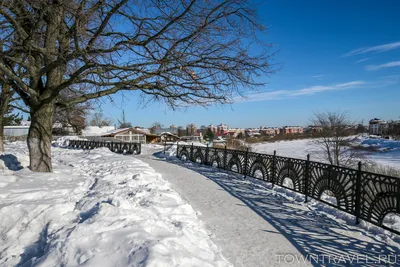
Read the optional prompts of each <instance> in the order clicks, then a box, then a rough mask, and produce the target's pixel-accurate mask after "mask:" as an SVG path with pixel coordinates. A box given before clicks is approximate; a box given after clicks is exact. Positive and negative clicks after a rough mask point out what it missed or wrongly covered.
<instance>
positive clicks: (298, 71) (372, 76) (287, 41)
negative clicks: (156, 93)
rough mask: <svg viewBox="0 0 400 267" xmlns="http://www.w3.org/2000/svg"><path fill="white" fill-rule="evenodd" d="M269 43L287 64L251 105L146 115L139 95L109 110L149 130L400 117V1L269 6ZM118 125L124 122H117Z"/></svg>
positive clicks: (118, 100) (282, 1)
mask: <svg viewBox="0 0 400 267" xmlns="http://www.w3.org/2000/svg"><path fill="white" fill-rule="evenodd" d="M258 12H259V14H260V16H261V18H262V19H263V21H264V23H265V24H266V25H267V26H268V31H267V33H268V34H267V35H265V36H261V38H262V39H263V40H265V41H266V42H268V43H272V44H274V45H275V47H276V48H277V49H279V53H277V54H276V56H275V57H274V59H273V61H272V63H279V64H282V67H281V69H280V71H278V72H277V73H276V74H274V75H272V76H270V77H261V78H260V80H261V81H263V82H267V84H266V85H265V86H263V87H262V88H259V89H258V91H257V92H254V91H253V92H247V95H248V97H247V98H246V99H241V98H237V99H235V100H236V103H234V104H232V105H225V106H220V105H219V106H213V107H209V108H208V109H204V108H201V107H192V108H188V109H186V110H179V111H172V110H170V109H168V108H167V107H166V106H165V105H163V104H160V103H154V104H151V105H149V106H147V107H145V108H143V106H141V105H139V103H138V99H137V96H136V95H135V94H125V97H124V98H122V97H121V96H120V95H117V96H116V97H115V98H114V104H111V103H109V102H106V103H105V104H103V105H102V110H103V112H104V114H105V115H106V116H108V117H112V118H118V117H120V116H121V113H122V110H123V109H124V110H125V113H126V116H127V119H128V120H129V121H130V122H132V123H133V124H134V125H140V126H143V127H149V126H150V125H151V124H152V123H153V122H155V121H159V122H161V123H162V124H164V125H166V126H168V125H171V124H175V125H186V124H188V123H192V122H193V123H195V124H197V125H198V126H200V125H203V124H204V125H208V124H210V123H214V124H219V123H221V122H222V123H227V124H229V125H230V126H232V127H259V126H261V125H262V126H283V125H307V124H308V123H309V120H310V118H311V117H312V114H313V112H319V111H340V110H347V111H349V113H350V114H351V115H352V117H353V119H354V120H356V121H361V120H364V123H365V122H367V121H368V120H369V119H371V118H373V117H378V118H383V119H398V118H399V116H400V16H399V14H400V1H368V0H363V1H355V0H352V1H308V0H305V1H295V0H293V1H289V0H279V1H265V3H263V4H262V5H261V6H259V9H258ZM115 121H116V120H115Z"/></svg>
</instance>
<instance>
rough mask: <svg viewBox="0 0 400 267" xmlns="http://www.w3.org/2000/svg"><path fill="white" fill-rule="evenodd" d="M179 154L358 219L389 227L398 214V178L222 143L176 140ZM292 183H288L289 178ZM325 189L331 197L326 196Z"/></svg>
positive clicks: (359, 165) (357, 221) (399, 183)
mask: <svg viewBox="0 0 400 267" xmlns="http://www.w3.org/2000/svg"><path fill="white" fill-rule="evenodd" d="M177 157H178V158H180V159H182V160H190V161H193V162H197V163H200V164H206V165H210V166H214V167H217V168H221V169H224V170H229V171H233V172H237V173H240V174H243V175H245V176H250V177H253V178H256V179H260V180H263V181H266V182H270V183H272V184H276V185H279V186H282V187H285V188H287V189H290V190H293V191H295V192H298V193H301V194H304V195H305V201H306V202H307V201H308V197H311V198H313V199H316V200H319V201H321V202H323V203H325V204H327V205H330V206H333V207H335V208H337V209H339V210H341V211H344V212H347V213H349V214H352V215H354V216H355V217H356V223H359V220H360V219H362V220H364V221H367V222H370V223H372V224H375V225H377V226H380V227H382V228H384V229H386V230H389V231H391V232H394V233H397V234H400V232H399V231H396V230H395V229H392V228H390V227H388V226H386V225H384V224H383V221H384V218H385V216H386V215H388V214H389V213H395V214H400V179H399V178H396V177H390V176H385V175H381V174H377V173H370V172H365V171H362V169H361V162H360V163H359V164H358V169H351V168H344V167H339V166H334V165H329V164H324V163H320V162H314V161H310V156H309V155H307V159H306V160H302V159H295V158H287V157H280V156H277V155H276V153H275V152H274V154H273V155H268V154H260V153H254V152H249V151H248V150H247V151H239V150H231V149H226V148H225V149H224V148H210V147H208V146H207V147H198V146H193V145H192V146H190V145H178V146H177ZM286 179H290V180H289V181H290V182H291V183H288V180H286ZM324 193H328V195H330V196H333V197H335V199H336V203H334V202H331V201H328V200H326V196H325V194H324Z"/></svg>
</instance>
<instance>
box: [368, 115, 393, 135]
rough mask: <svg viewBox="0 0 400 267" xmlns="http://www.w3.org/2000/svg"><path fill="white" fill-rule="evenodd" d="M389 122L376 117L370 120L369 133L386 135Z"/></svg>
mask: <svg viewBox="0 0 400 267" xmlns="http://www.w3.org/2000/svg"><path fill="white" fill-rule="evenodd" d="M388 128H389V124H388V123H387V121H384V120H381V119H378V118H374V119H372V120H370V121H369V134H373V135H384V134H386V133H387V131H388Z"/></svg>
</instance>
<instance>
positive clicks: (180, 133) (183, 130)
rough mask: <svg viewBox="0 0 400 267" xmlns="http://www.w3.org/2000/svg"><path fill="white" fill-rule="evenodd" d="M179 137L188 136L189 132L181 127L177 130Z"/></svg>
mask: <svg viewBox="0 0 400 267" xmlns="http://www.w3.org/2000/svg"><path fill="white" fill-rule="evenodd" d="M177 133H178V136H187V135H188V134H187V130H186V129H185V128H184V127H183V126H179V127H178V130H177Z"/></svg>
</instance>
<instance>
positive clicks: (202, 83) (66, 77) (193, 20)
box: [0, 0, 273, 172]
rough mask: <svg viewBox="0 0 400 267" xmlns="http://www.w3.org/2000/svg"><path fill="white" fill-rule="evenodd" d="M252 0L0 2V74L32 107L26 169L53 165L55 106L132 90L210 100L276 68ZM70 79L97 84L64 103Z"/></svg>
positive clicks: (226, 98) (173, 102)
mask: <svg viewBox="0 0 400 267" xmlns="http://www.w3.org/2000/svg"><path fill="white" fill-rule="evenodd" d="M250 2H251V1H249V0H226V1H216V0H215V1H214V0H208V1H203V0H192V1H169V0H161V1H160V0H148V1H136V0H110V1H85V0H70V1H61V0H50V1H49V0H35V1H28V0H2V1H1V2H0V29H1V31H0V38H1V39H2V40H4V43H3V47H4V49H3V50H2V51H1V54H0V74H1V75H0V79H3V81H4V82H7V83H11V84H13V85H15V86H16V88H18V90H17V93H18V94H19V95H20V97H21V98H22V99H23V101H24V102H25V105H26V106H27V107H28V108H29V109H30V117H31V127H30V130H29V135H28V148H29V152H30V168H31V169H32V170H33V171H43V172H48V171H51V170H52V165H51V129H52V122H53V114H54V109H55V106H69V105H73V104H77V103H82V102H85V101H87V100H90V99H94V98H99V97H103V96H107V95H111V94H114V93H116V92H119V91H126V90H130V91H140V92H141V93H142V96H147V97H148V98H149V99H150V100H160V101H165V103H166V104H167V105H169V106H170V107H172V108H176V107H179V106H187V105H193V104H197V105H209V104H210V103H213V102H219V103H227V102H230V100H231V99H232V97H233V96H234V95H236V94H241V93H242V91H241V90H242V89H243V88H253V87H257V86H261V85H263V84H262V83H258V82H256V81H255V80H254V79H253V78H254V77H256V76H259V75H262V74H264V75H268V74H270V73H272V72H273V71H272V69H271V67H270V64H269V63H268V61H269V58H270V56H271V53H270V52H269V48H270V45H268V44H265V43H263V42H262V41H260V40H258V39H257V38H256V36H257V34H258V32H259V31H262V30H264V27H263V26H262V25H261V23H260V20H259V18H258V17H257V15H256V12H255V8H254V7H253V6H251V4H250ZM254 45H257V47H258V49H252V47H253V46H254ZM255 51H260V53H255ZM17 69H18V70H21V71H22V73H23V76H20V75H16V73H17V72H16V70H17ZM74 84H75V85H76V84H78V85H85V86H91V90H90V91H83V92H80V91H76V93H77V95H76V97H73V98H70V99H67V100H63V101H60V100H58V96H59V95H60V93H61V92H62V91H63V90H67V88H71V86H72V85H74Z"/></svg>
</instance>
